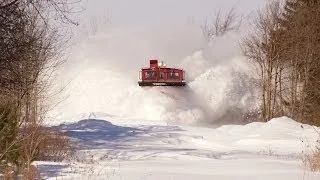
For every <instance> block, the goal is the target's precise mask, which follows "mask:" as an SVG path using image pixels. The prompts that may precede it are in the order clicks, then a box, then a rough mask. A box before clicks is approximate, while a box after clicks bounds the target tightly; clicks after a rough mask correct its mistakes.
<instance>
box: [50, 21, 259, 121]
mask: <svg viewBox="0 0 320 180" xmlns="http://www.w3.org/2000/svg"><path fill="white" fill-rule="evenodd" d="M237 38H238V35H237V34H236V33H235V34H229V35H227V36H225V37H221V38H217V39H216V40H215V41H213V42H212V44H206V43H205V41H204V40H203V38H202V35H201V31H200V29H198V28H196V27H194V26H191V25H173V26H170V27H159V26H154V27H140V28H137V27H135V28H133V27H114V28H109V29H107V30H105V31H104V32H98V33H97V34H95V35H92V36H89V37H88V38H87V39H84V40H83V41H81V42H80V43H79V44H78V46H76V47H75V48H74V49H73V51H72V58H71V61H69V62H68V63H67V64H66V66H65V67H64V69H61V72H60V75H61V76H60V79H57V81H61V79H63V80H64V81H66V80H68V81H71V83H70V85H69V87H68V88H67V89H66V92H65V96H67V98H66V99H65V102H62V103H61V104H60V105H58V106H57V108H56V110H55V111H53V112H52V113H51V116H52V117H58V119H59V120H58V121H54V122H50V123H58V122H62V121H70V120H71V118H72V117H75V116H78V114H83V113H86V114H87V115H88V114H90V113H91V112H104V113H108V114H112V115H117V116H120V117H123V118H131V119H149V120H154V121H164V122H183V123H210V124H211V123H213V122H224V123H225V120H229V121H230V122H236V123H238V122H239V121H242V120H243V119H244V118H243V117H242V116H243V115H246V114H247V113H248V112H249V111H251V110H252V109H254V108H255V106H256V104H255V103H256V100H255V96H256V92H255V87H254V86H253V84H252V81H253V79H252V75H251V72H250V71H251V70H250V68H248V64H247V63H246V61H245V59H244V58H243V57H241V56H239V50H238V49H237V47H236V44H237V42H238V41H237ZM151 58H157V59H159V60H163V61H165V62H166V63H167V65H168V66H174V67H182V68H184V69H185V70H186V72H187V80H188V86H187V87H184V88H172V87H168V88H166V87H154V88H148V87H144V88H142V87H139V86H138V85H137V81H138V75H139V74H138V73H139V69H140V68H141V67H144V66H148V63H149V59H151Z"/></svg>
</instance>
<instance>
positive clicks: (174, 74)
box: [168, 72, 179, 79]
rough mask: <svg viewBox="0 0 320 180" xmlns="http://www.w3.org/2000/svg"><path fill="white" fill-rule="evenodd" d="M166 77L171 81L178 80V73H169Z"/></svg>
mask: <svg viewBox="0 0 320 180" xmlns="http://www.w3.org/2000/svg"><path fill="white" fill-rule="evenodd" d="M168 77H169V78H172V79H178V78H179V73H178V72H169V73H168Z"/></svg>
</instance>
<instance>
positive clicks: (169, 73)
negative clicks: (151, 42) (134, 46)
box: [138, 60, 186, 86]
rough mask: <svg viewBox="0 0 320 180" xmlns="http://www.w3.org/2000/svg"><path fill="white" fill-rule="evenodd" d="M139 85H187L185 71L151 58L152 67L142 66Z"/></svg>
mask: <svg viewBox="0 0 320 180" xmlns="http://www.w3.org/2000/svg"><path fill="white" fill-rule="evenodd" d="M139 79H140V81H138V84H139V86H185V85H186V82H185V80H184V71H183V70H182V69H177V68H168V67H166V64H164V63H163V62H158V60H150V67H148V68H142V69H141V71H140V74H139Z"/></svg>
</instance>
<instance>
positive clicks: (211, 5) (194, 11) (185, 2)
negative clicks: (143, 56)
mask: <svg viewBox="0 0 320 180" xmlns="http://www.w3.org/2000/svg"><path fill="white" fill-rule="evenodd" d="M83 2H84V3H85V7H86V13H88V14H90V15H98V16H100V15H102V14H109V15H111V20H112V23H113V24H128V23H129V24H139V23H164V22H168V21H171V22H174V21H177V22H178V21H187V20H188V18H191V17H195V18H197V19H199V18H200V19H201V18H205V17H206V16H209V15H210V14H213V13H214V12H215V11H217V10H218V9H222V10H227V9H230V8H231V7H232V6H234V5H236V7H237V11H240V12H245V13H246V14H247V13H250V12H252V11H255V10H256V9H257V8H258V7H261V5H263V4H265V2H267V0H84V1H83Z"/></svg>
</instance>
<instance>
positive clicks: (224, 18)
mask: <svg viewBox="0 0 320 180" xmlns="http://www.w3.org/2000/svg"><path fill="white" fill-rule="evenodd" d="M241 22H242V17H238V16H237V14H236V12H235V7H232V8H231V10H229V11H228V12H227V13H226V14H225V15H222V13H221V10H219V11H218V12H217V13H216V14H215V16H214V17H211V18H209V19H208V18H206V19H205V21H204V23H203V24H202V25H201V26H200V27H201V30H202V33H203V36H204V37H205V39H206V41H207V42H210V41H212V40H213V39H214V38H215V37H218V36H223V35H224V34H226V33H227V32H230V31H234V30H238V29H239V27H240V26H241Z"/></svg>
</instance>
